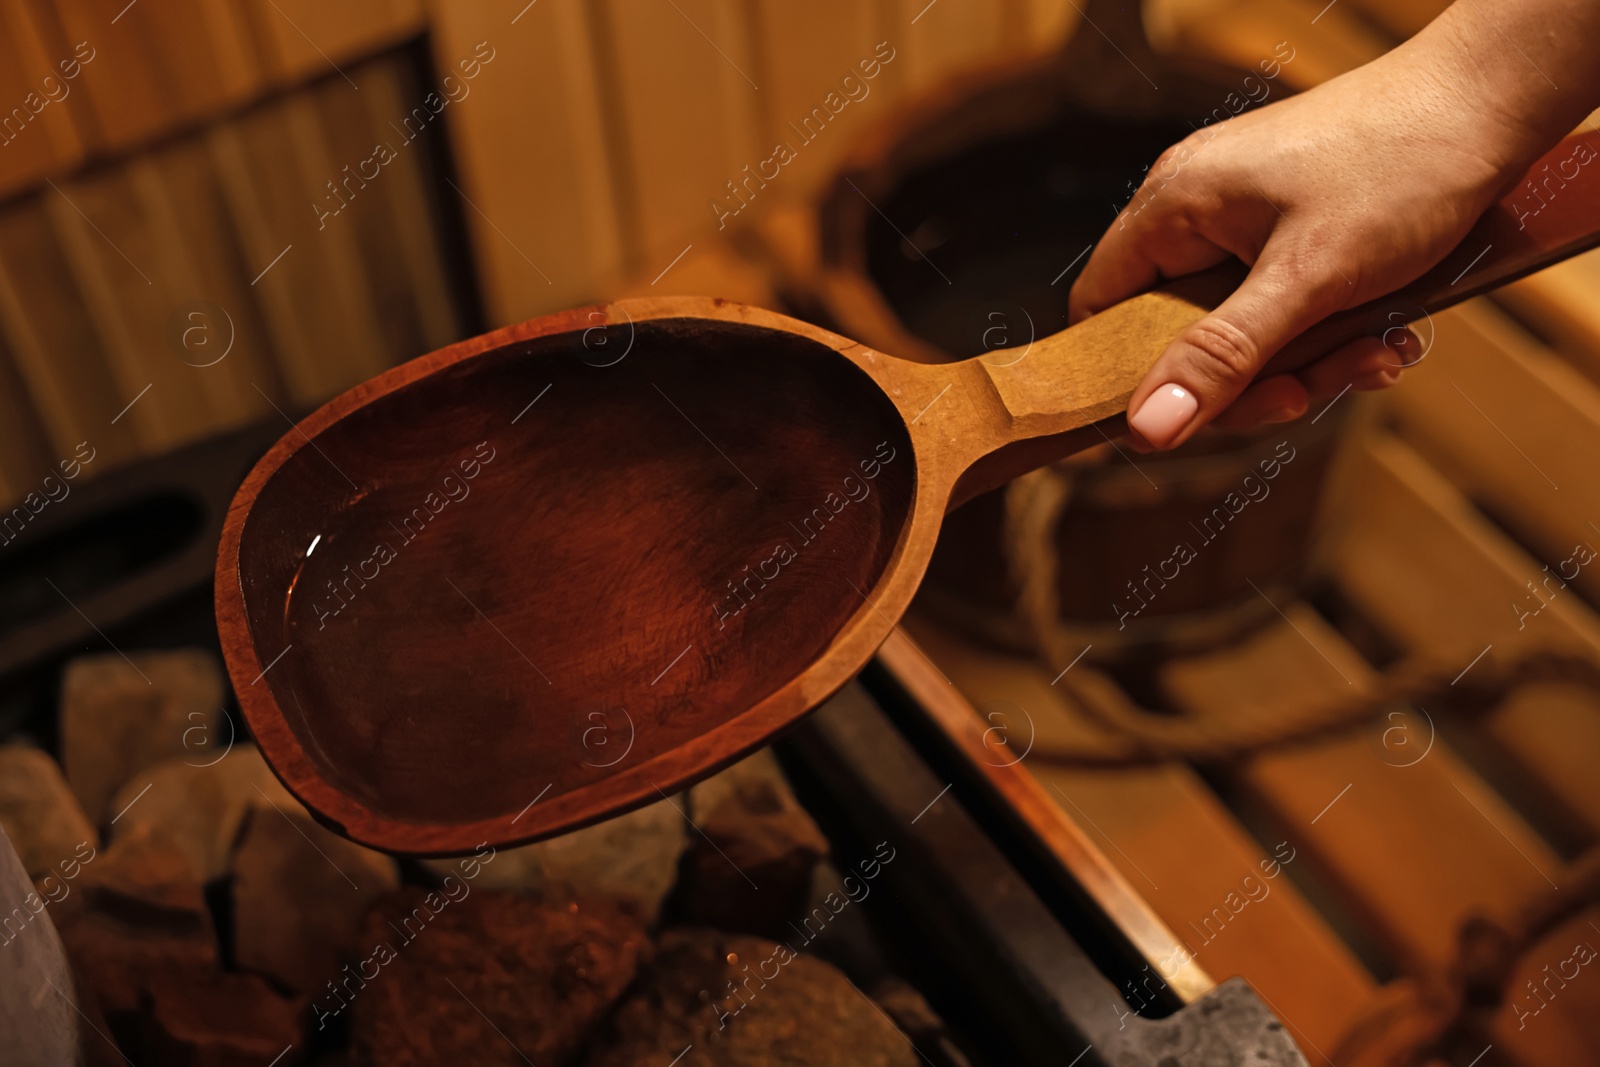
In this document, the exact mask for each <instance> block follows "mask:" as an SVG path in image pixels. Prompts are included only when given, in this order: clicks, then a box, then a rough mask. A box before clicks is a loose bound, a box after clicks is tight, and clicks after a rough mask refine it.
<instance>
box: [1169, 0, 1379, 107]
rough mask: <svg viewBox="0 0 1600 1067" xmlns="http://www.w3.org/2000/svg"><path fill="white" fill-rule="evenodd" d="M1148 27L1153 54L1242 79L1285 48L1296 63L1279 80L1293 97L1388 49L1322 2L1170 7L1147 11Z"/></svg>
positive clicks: (1211, 1)
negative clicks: (1226, 70)
mask: <svg viewBox="0 0 1600 1067" xmlns="http://www.w3.org/2000/svg"><path fill="white" fill-rule="evenodd" d="M1312 19H1316V24H1315V25H1314V26H1313V25H1312ZM1146 20H1147V22H1148V24H1149V27H1150V36H1151V38H1152V41H1153V42H1154V43H1155V44H1156V46H1157V47H1158V48H1161V49H1162V50H1164V51H1170V52H1178V53H1181V54H1185V55H1193V56H1201V57H1204V58H1207V59H1211V60H1215V61H1216V62H1219V63H1226V64H1228V65H1229V66H1232V67H1237V68H1239V69H1241V70H1245V71H1256V70H1259V64H1260V63H1261V61H1262V60H1264V59H1271V58H1273V56H1274V55H1275V53H1276V51H1277V48H1278V44H1279V42H1288V44H1289V46H1290V47H1292V48H1293V49H1294V53H1293V55H1294V58H1293V59H1292V60H1291V61H1290V62H1288V63H1286V64H1284V65H1283V67H1282V71H1281V73H1280V74H1279V78H1280V79H1282V82H1283V84H1285V85H1288V86H1292V87H1294V88H1296V89H1309V88H1311V87H1312V86H1313V85H1319V84H1321V83H1322V82H1325V81H1327V80H1328V79H1329V78H1333V77H1335V76H1337V75H1339V74H1343V73H1344V72H1345V71H1347V70H1353V69H1354V68H1356V67H1359V66H1361V65H1362V64H1363V63H1368V62H1371V61H1372V60H1374V59H1376V58H1377V57H1378V56H1380V55H1382V54H1383V53H1384V52H1387V51H1388V50H1389V48H1390V47H1391V46H1392V45H1393V43H1394V41H1393V38H1392V37H1390V36H1389V35H1388V34H1386V33H1384V32H1383V31H1382V30H1380V29H1378V28H1377V27H1375V26H1373V25H1372V24H1371V23H1370V22H1368V21H1366V20H1365V19H1363V18H1361V17H1360V16H1359V15H1356V14H1354V13H1353V12H1352V11H1351V10H1350V9H1348V8H1346V7H1344V6H1343V5H1334V6H1333V7H1328V6H1327V3H1326V0H1321V2H1318V0H1168V2H1166V3H1159V4H1148V5H1146ZM1276 95H1277V94H1276V93H1274V97H1273V98H1274V99H1275V98H1276Z"/></svg>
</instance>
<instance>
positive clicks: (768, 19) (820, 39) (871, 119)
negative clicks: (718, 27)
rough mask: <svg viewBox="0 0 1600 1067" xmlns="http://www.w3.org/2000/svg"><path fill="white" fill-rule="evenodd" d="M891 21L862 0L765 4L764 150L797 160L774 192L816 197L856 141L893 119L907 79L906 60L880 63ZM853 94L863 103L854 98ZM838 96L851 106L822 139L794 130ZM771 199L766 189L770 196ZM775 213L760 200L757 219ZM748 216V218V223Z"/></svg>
mask: <svg viewBox="0 0 1600 1067" xmlns="http://www.w3.org/2000/svg"><path fill="white" fill-rule="evenodd" d="M884 21H885V20H884V19H883V18H882V17H881V12H880V11H879V9H878V7H877V6H875V5H873V4H870V3H862V2H861V0H826V2H824V3H820V4H807V5H804V6H800V5H795V4H791V3H785V2H784V0H760V2H759V3H758V4H757V6H756V8H755V18H754V23H755V27H756V30H757V33H758V35H759V38H760V46H759V52H758V55H759V60H760V66H761V70H762V75H761V78H762V83H763V84H762V86H761V96H760V104H761V136H760V137H759V138H758V141H757V144H758V146H759V147H760V148H761V149H762V152H761V156H762V158H763V159H764V158H767V157H768V156H770V155H771V152H772V148H773V146H775V145H777V144H779V143H782V144H786V145H789V146H790V147H792V148H794V149H795V152H796V158H795V160H794V161H793V162H791V163H787V164H785V165H784V166H783V167H782V168H781V169H780V171H779V174H780V175H781V176H780V177H779V178H778V179H776V180H775V181H774V182H773V183H772V184H773V185H774V186H775V187H776V188H775V190H774V192H776V193H778V194H779V195H782V196H788V197H797V196H801V195H804V194H807V193H810V192H812V191H814V190H815V189H816V188H817V187H818V186H820V185H821V184H822V183H823V182H825V181H827V180H828V178H829V177H831V175H832V174H833V171H834V169H835V167H836V166H837V164H838V161H839V159H840V157H841V156H842V155H843V154H844V153H845V152H847V151H848V150H849V149H850V147H851V144H852V141H853V139H855V138H859V137H860V136H862V133H863V131H865V130H867V129H869V128H870V127H871V126H872V125H873V124H874V123H881V122H883V121H885V120H886V119H887V118H888V116H889V115H890V114H891V113H892V111H893V108H894V103H895V100H896V99H897V97H898V95H899V91H900V89H901V88H902V84H903V80H904V79H902V78H898V77H896V70H895V65H896V64H897V63H900V62H901V60H902V59H903V57H902V56H899V55H897V56H896V58H895V60H893V61H892V62H890V63H889V64H888V65H887V66H884V65H883V64H881V63H880V62H879V61H878V60H877V58H876V57H875V56H874V49H875V48H876V47H877V45H878V43H879V42H880V41H883V40H886V37H885V34H886V33H888V32H889V30H888V28H887V27H886V26H885V25H884ZM892 46H893V44H892V42H891V47H892ZM863 61H866V62H867V68H866V69H867V70H872V71H876V75H875V76H874V77H873V78H871V79H867V78H864V77H863V76H862V70H861V68H860V66H859V64H860V63H862V62H863ZM847 75H848V76H850V77H851V78H852V79H853V81H851V82H850V83H848V85H846V84H844V79H845V77H846V76H847ZM842 86H843V87H842ZM850 91H853V92H854V93H855V94H856V95H857V96H859V97H860V99H851V97H850V96H849V95H848V92H850ZM830 92H832V93H837V94H838V97H836V99H844V100H847V101H849V102H848V103H847V104H845V106H844V109H843V110H842V111H840V112H839V114H838V115H837V117H834V118H831V119H830V120H829V122H828V124H827V125H826V126H825V127H824V128H823V130H822V133H821V134H820V135H818V136H816V137H815V138H814V139H813V140H811V141H809V142H807V141H806V140H805V139H804V137H803V136H801V135H800V134H797V133H796V132H795V129H794V128H793V127H791V126H790V123H793V124H795V126H798V125H799V124H800V121H801V119H803V118H804V117H805V116H807V115H809V114H811V110H812V109H813V108H816V107H824V113H825V114H826V113H827V111H826V107H825V106H824V104H823V101H824V99H825V98H826V97H827V95H828V93H830ZM863 93H864V94H865V95H862V94H863ZM741 165H742V164H741ZM768 172H769V173H770V172H771V171H770V168H769V170H768ZM766 196H767V191H766V190H763V192H762V197H763V198H765V197H766ZM771 207H772V204H771V203H762V202H761V201H760V200H757V201H756V202H755V206H754V207H753V208H752V209H751V212H750V214H755V215H764V214H766V213H767V212H768V211H769V210H770V209H771ZM744 215H745V213H743V212H741V217H744Z"/></svg>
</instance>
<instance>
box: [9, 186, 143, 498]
mask: <svg viewBox="0 0 1600 1067" xmlns="http://www.w3.org/2000/svg"><path fill="white" fill-rule="evenodd" d="M60 196H61V194H60V193H58V192H55V191H54V190H51V191H48V192H46V193H45V194H43V197H31V198H29V199H27V200H24V201H21V202H19V203H16V204H14V205H12V206H11V207H9V208H7V209H6V210H5V211H4V212H0V331H3V332H4V334H5V338H6V345H7V348H8V349H9V351H10V354H11V356H12V357H13V358H14V359H15V360H16V367H17V371H18V373H19V375H20V376H21V378H22V379H23V380H24V381H25V382H26V383H27V388H28V395H29V397H30V399H31V400H32V402H33V403H34V404H35V405H36V410H37V412H38V415H39V419H40V422H41V423H43V426H44V430H45V432H46V434H47V435H48V437H49V441H50V450H51V452H52V454H53V457H54V458H56V459H61V458H65V457H70V456H71V455H72V454H73V449H74V448H76V447H77V445H78V444H79V443H80V442H84V441H87V442H89V444H90V446H91V447H92V448H94V449H95V460H94V462H93V463H91V464H90V465H88V466H87V467H85V468H84V469H83V473H84V476H85V477H95V476H97V475H99V474H100V473H102V472H103V471H105V470H107V469H109V468H111V467H114V466H116V464H117V463H119V462H121V461H124V460H127V459H131V458H133V457H134V456H135V455H137V454H138V443H137V441H136V440H135V436H134V433H133V425H132V423H131V422H129V420H128V419H127V418H123V419H121V420H120V421H118V422H117V423H115V424H113V422H112V420H113V419H114V418H116V416H117V414H118V412H120V411H121V410H122V408H123V406H124V405H125V404H127V403H128V402H129V401H130V400H132V399H133V398H134V394H133V393H126V394H124V393H122V392H120V391H119V388H118V385H117V383H116V381H115V380H114V379H113V378H112V376H111V374H110V371H109V368H108V366H107V364H106V361H105V354H104V352H103V350H102V349H101V346H100V340H99V337H98V336H96V334H95V332H94V330H93V328H92V327H91V325H90V323H89V322H88V319H87V317H86V316H85V314H84V310H83V296H82V293H81V292H80V290H79V289H78V283H77V280H76V279H75V278H74V277H73V274H72V270H71V268H70V266H69V265H68V263H67V260H66V257H65V255H64V254H63V252H62V249H61V246H60V243H59V241H58V240H57V238H56V234H55V231H54V230H53V228H52V227H51V225H50V219H49V216H48V215H47V213H46V210H45V206H44V201H45V199H48V198H57V199H59V198H60Z"/></svg>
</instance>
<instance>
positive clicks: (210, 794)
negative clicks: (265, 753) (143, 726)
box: [111, 745, 305, 882]
mask: <svg viewBox="0 0 1600 1067" xmlns="http://www.w3.org/2000/svg"><path fill="white" fill-rule="evenodd" d="M210 758H215V757H210ZM195 762H196V760H195V759H194V757H179V758H177V759H169V760H167V761H165V762H164V763H161V764H158V765H157V766H155V767H152V768H150V769H149V770H148V771H147V773H145V774H142V775H139V776H138V777H137V778H136V779H135V780H133V781H130V782H128V783H127V785H125V786H124V787H123V788H122V789H121V790H119V791H118V792H117V794H116V796H114V797H113V798H112V801H111V807H112V809H113V810H114V811H121V812H122V813H123V814H122V817H121V818H120V819H118V820H117V824H116V825H115V826H113V827H112V828H111V839H112V841H113V842H115V841H116V840H117V839H118V838H120V837H122V836H123V835H124V834H135V833H143V832H154V833H157V834H161V835H164V836H166V837H168V838H169V839H170V840H171V841H172V842H173V843H174V844H175V845H176V846H177V847H178V848H179V849H181V850H182V851H183V853H184V855H186V856H188V857H189V862H190V863H191V864H192V865H193V866H194V870H195V876H196V877H197V878H198V879H199V880H200V881H202V882H209V881H211V880H212V879H213V878H219V877H221V876H223V875H225V874H227V873H228V860H229V856H230V854H231V853H232V851H233V844H234V841H235V840H237V838H238V836H239V828H240V827H241V826H242V825H243V824H244V818H245V816H246V815H247V814H248V813H249V812H250V810H251V809H252V808H254V807H257V806H261V807H266V808H268V810H271V808H272V805H274V804H276V805H277V806H278V808H280V809H281V810H283V811H286V812H289V813H291V814H293V813H296V812H301V813H303V812H304V810H305V809H304V808H303V807H301V805H300V802H299V801H297V800H295V799H294V797H292V796H290V795H289V792H288V790H286V789H284V788H283V785H282V784H281V783H280V782H279V781H278V779H277V778H276V777H275V776H274V775H273V773H272V771H271V770H270V769H269V768H268V767H267V764H266V761H264V760H263V759H262V758H261V754H260V753H259V752H257V751H256V750H255V747H254V746H252V745H235V746H234V747H233V750H232V751H230V752H229V753H228V754H227V755H226V756H224V757H223V758H222V759H221V760H218V761H217V762H216V763H215V764H214V765H211V766H195V765H194V763H195ZM146 784H148V785H149V786H150V788H149V790H147V791H145V793H144V795H143V796H139V793H140V791H141V790H143V789H144V787H145V785H146ZM135 798H137V799H135ZM130 805H131V806H130ZM123 809H126V810H125V811H124V810H123Z"/></svg>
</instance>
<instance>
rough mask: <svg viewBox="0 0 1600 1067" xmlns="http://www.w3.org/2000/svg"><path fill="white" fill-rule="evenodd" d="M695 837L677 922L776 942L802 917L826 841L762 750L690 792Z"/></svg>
mask: <svg viewBox="0 0 1600 1067" xmlns="http://www.w3.org/2000/svg"><path fill="white" fill-rule="evenodd" d="M690 800H691V803H692V804H693V807H694V812H695V822H696V825H698V826H699V828H700V833H699V834H697V835H695V837H694V838H693V839H692V840H691V842H690V844H691V848H690V850H689V855H688V858H687V860H686V861H685V863H684V868H683V880H682V883H681V884H680V887H679V895H678V899H679V901H680V902H681V906H680V909H679V910H680V913H681V917H682V919H683V920H684V921H685V922H687V923H690V924H694V925H705V926H716V927H717V928H718V929H721V930H728V931H732V932H740V933H750V934H759V935H761V936H763V937H775V938H781V937H784V936H785V935H786V934H787V933H788V932H789V929H790V927H789V923H790V922H791V921H792V920H793V919H795V918H796V917H797V916H798V915H799V914H800V913H801V912H802V911H803V910H804V904H805V900H806V897H807V894H808V893H809V891H810V887H811V876H812V872H813V871H814V870H815V869H816V866H817V863H818V861H819V860H821V859H822V858H823V857H824V856H826V855H827V854H828V840H827V838H825V837H824V836H823V835H822V831H821V830H820V829H819V828H818V827H817V824H816V822H815V821H814V820H813V819H812V818H811V816H810V815H809V814H808V813H807V812H806V810H805V809H804V808H802V807H801V806H800V802H799V801H798V800H796V799H795V796H794V793H793V792H792V791H791V790H790V788H789V784H788V782H787V781H786V780H785V779H784V777H783V773H782V771H780V770H779V769H778V763H777V760H776V759H774V758H773V756H772V754H771V752H770V750H763V751H761V752H758V753H756V754H755V755H754V756H751V757H750V758H748V759H746V760H743V761H742V762H740V763H737V764H735V765H734V766H732V767H730V768H728V769H727V770H725V771H723V772H722V773H721V774H718V775H715V776H714V777H712V778H709V779H707V780H706V781H704V782H702V783H700V784H699V785H697V786H695V787H694V788H693V789H692V790H691V791H690Z"/></svg>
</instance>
